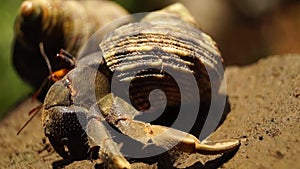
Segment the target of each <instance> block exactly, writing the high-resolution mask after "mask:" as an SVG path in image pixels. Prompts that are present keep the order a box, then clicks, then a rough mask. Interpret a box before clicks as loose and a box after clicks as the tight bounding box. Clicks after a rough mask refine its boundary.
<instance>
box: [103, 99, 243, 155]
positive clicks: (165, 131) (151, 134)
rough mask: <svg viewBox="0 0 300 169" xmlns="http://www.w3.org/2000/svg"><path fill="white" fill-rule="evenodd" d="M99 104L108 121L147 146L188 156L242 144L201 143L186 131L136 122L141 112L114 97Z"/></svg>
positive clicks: (226, 149) (235, 141)
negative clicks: (186, 153) (172, 149)
mask: <svg viewBox="0 0 300 169" xmlns="http://www.w3.org/2000/svg"><path fill="white" fill-rule="evenodd" d="M98 104H99V107H100V109H101V111H102V114H103V115H104V118H105V120H106V121H107V122H109V123H110V124H112V125H114V126H115V127H116V128H118V129H119V130H120V131H121V132H122V133H123V134H125V135H127V136H129V137H130V138H132V139H134V140H137V141H139V142H141V143H143V144H144V145H145V146H148V145H151V144H154V145H156V146H159V147H162V148H165V149H166V150H169V149H171V148H176V149H178V150H180V151H183V152H188V153H196V152H197V153H202V154H219V153H224V152H227V151H231V150H233V149H235V148H237V147H238V146H239V145H240V141H239V140H221V141H216V142H203V143H201V142H200V141H199V140H198V139H197V138H196V137H195V136H193V135H191V134H188V133H186V132H183V131H180V130H176V129H173V128H169V127H165V126H159V125H151V124H149V123H144V122H141V121H136V120H133V118H134V116H135V115H137V114H139V112H138V111H137V110H136V109H134V108H133V107H132V106H130V105H129V104H128V103H127V102H125V101H124V100H122V99H120V98H118V97H115V96H113V95H112V94H109V95H107V96H105V97H104V98H103V99H101V100H100V102H99V103H98ZM120 110H121V111H120Z"/></svg>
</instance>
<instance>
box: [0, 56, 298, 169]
mask: <svg viewBox="0 0 300 169" xmlns="http://www.w3.org/2000/svg"><path fill="white" fill-rule="evenodd" d="M225 75H226V79H227V94H228V96H229V102H230V105H231V112H230V113H229V115H228V116H227V118H226V120H225V121H224V123H223V124H222V125H221V126H220V127H219V128H218V129H217V131H216V132H214V133H213V134H212V135H211V137H210V138H208V140H217V139H225V138H237V139H241V142H242V145H241V146H240V148H239V150H238V151H237V152H236V153H235V154H225V155H223V156H203V155H198V154H197V155H190V156H186V158H185V159H181V161H180V160H178V161H176V166H177V167H180V168H182V167H186V166H191V165H192V166H191V167H190V168H216V167H220V168H246V169H247V168H249V169H250V168H278V169H279V168H280V169H281V168H300V159H299V154H300V146H299V144H300V139H299V138H300V132H299V129H300V55H285V56H271V57H267V58H266V59H262V60H260V61H258V62H257V63H254V64H252V65H248V66H244V67H228V68H226V71H225ZM38 104H39V103H38V102H32V101H31V100H30V99H26V100H25V101H23V102H22V103H21V104H19V105H18V106H16V109H14V110H13V111H11V113H9V114H8V115H7V116H6V117H5V118H4V119H3V120H2V121H1V123H0V150H1V151H0V156H1V157H2V159H1V161H0V168H16V169H17V168H42V167H43V168H51V163H52V162H54V161H56V160H59V159H61V158H60V157H59V156H58V155H57V154H56V153H55V152H54V151H53V150H52V148H51V146H49V144H48V143H47V140H46V139H45V137H44V135H43V131H42V128H41V120H40V115H41V114H39V115H38V116H37V117H35V118H34V119H33V120H32V121H31V122H30V124H29V125H28V126H27V127H26V128H25V129H24V131H23V132H22V133H21V134H20V135H18V136H17V135H16V133H17V131H18V130H19V129H20V127H21V126H22V125H23V124H24V123H25V122H26V120H27V119H28V118H29V116H28V115H27V113H28V112H29V111H30V110H31V109H32V108H33V107H35V106H37V105H38ZM200 158H201V160H200ZM93 166H94V164H93V163H91V162H90V161H87V160H85V161H78V162H74V163H72V164H70V165H68V166H67V167H65V168H67V169H69V168H93ZM143 167H147V168H157V166H156V165H155V163H154V164H152V165H147V164H144V163H135V164H134V165H133V168H143Z"/></svg>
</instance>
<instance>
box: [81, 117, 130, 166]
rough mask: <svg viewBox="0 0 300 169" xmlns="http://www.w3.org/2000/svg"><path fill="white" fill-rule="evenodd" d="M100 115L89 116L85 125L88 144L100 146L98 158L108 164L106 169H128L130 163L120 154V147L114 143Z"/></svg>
mask: <svg viewBox="0 0 300 169" xmlns="http://www.w3.org/2000/svg"><path fill="white" fill-rule="evenodd" d="M104 123H105V121H104V119H103V117H101V115H99V114H97V115H91V116H90V117H89V122H88V125H87V130H86V132H87V134H88V136H89V140H90V142H92V143H94V144H96V145H98V146H100V152H99V157H102V160H104V161H105V163H106V164H108V168H114V169H115V168H116V169H130V168H131V167H130V163H129V162H128V161H127V160H126V159H125V158H124V157H123V155H122V154H121V152H120V146H119V145H117V143H115V142H114V141H113V139H112V137H111V135H110V133H109V132H108V131H107V128H106V127H105V125H104Z"/></svg>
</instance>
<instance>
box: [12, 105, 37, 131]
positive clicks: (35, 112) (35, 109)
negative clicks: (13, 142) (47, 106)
mask: <svg viewBox="0 0 300 169" xmlns="http://www.w3.org/2000/svg"><path fill="white" fill-rule="evenodd" d="M42 107H43V104H40V105H38V106H37V107H35V108H33V109H32V110H30V112H29V113H28V114H29V115H31V114H32V113H34V114H33V115H32V116H31V117H30V118H29V119H28V120H27V121H26V123H25V124H24V125H23V126H22V127H21V128H20V130H19V131H18V132H17V135H19V134H20V133H21V131H22V130H23V129H24V128H25V127H26V126H27V125H28V124H29V122H30V121H31V120H32V119H33V117H34V116H36V115H37V114H38V112H40V110H41V109H42Z"/></svg>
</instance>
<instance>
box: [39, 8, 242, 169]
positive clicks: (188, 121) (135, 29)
mask: <svg viewBox="0 0 300 169" xmlns="http://www.w3.org/2000/svg"><path fill="white" fill-rule="evenodd" d="M220 65H222V59H221V56H220V52H219V50H218V49H217V47H216V44H215V42H214V41H213V40H212V39H211V38H210V37H209V36H208V35H206V34H205V33H203V32H202V31H200V30H199V28H198V27H197V23H196V21H195V20H194V19H193V17H192V16H191V15H190V14H189V12H188V11H187V9H185V8H184V7H183V6H182V5H181V4H174V5H171V6H169V7H166V8H165V9H163V10H160V11H157V12H151V13H149V14H147V15H145V16H143V17H142V18H141V19H140V20H138V21H134V22H131V23H128V24H124V25H122V26H120V27H118V28H116V29H114V30H111V32H109V33H108V34H106V35H105V36H104V37H103V39H102V40H101V42H100V44H99V50H98V51H96V52H93V53H90V54H88V55H84V56H82V57H80V58H79V59H78V61H77V64H76V67H75V68H74V69H72V70H71V71H70V72H68V73H67V74H66V75H65V76H64V77H63V78H62V79H61V80H59V81H57V82H56V83H54V84H53V85H52V87H51V88H50V89H49V91H48V93H47V95H46V98H45V100H44V103H43V115H42V125H43V128H44V132H45V135H46V136H47V137H48V139H49V141H50V143H51V145H52V146H53V148H54V149H55V151H56V152H57V153H58V154H59V155H60V156H61V157H63V158H64V159H65V160H67V161H73V160H81V159H86V158H89V157H91V158H93V159H95V158H98V159H101V161H102V162H103V163H104V164H105V165H104V166H105V167H106V168H131V164H130V161H131V160H132V159H135V160H136V159H144V158H151V157H152V156H156V155H159V154H162V153H164V152H166V151H170V150H175V151H182V152H187V153H203V154H219V153H224V152H227V151H231V150H233V149H236V148H237V147H238V146H239V144H240V142H239V140H234V139H232V140H221V141H215V142H212V141H211V142H205V143H204V142H200V141H199V140H198V139H197V138H196V137H195V136H194V135H197V132H196V131H197V129H198V130H199V129H200V130H201V126H202V125H201V124H200V123H202V122H203V119H204V120H205V118H206V117H207V113H206V112H203V111H202V110H203V107H204V110H207V109H206V108H207V107H209V105H210V102H211V96H212V88H218V87H219V85H220V82H221V79H222V76H223V74H222V71H221V66H220ZM153 91H156V92H153ZM162 93H163V94H162ZM157 112H159V113H158V115H157ZM192 112H195V113H192ZM149 114H150V115H149ZM149 116H150V118H149ZM156 117H158V118H156ZM178 119H181V120H180V121H179V122H178ZM174 124H177V125H174ZM186 126H189V127H186ZM189 133H192V134H194V135H192V134H189ZM95 150H96V151H95Z"/></svg>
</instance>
